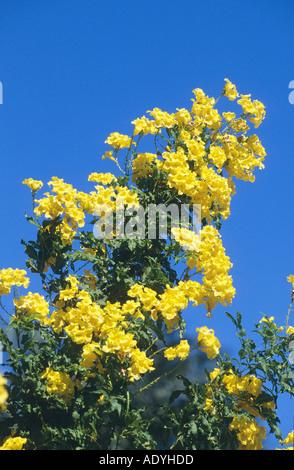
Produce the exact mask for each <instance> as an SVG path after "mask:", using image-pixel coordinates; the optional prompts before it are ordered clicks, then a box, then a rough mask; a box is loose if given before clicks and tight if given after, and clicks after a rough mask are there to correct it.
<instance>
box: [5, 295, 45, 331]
mask: <svg viewBox="0 0 294 470" xmlns="http://www.w3.org/2000/svg"><path fill="white" fill-rule="evenodd" d="M13 303H14V305H15V307H16V309H17V311H19V312H21V313H23V314H27V315H36V316H37V318H39V320H40V322H41V323H43V324H48V323H49V319H48V315H49V313H50V312H49V303H48V302H47V301H46V300H45V298H44V297H43V296H42V295H40V294H38V293H35V294H33V293H32V292H29V293H28V294H27V295H22V296H21V297H20V298H19V299H14V300H13Z"/></svg>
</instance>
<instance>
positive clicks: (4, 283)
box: [0, 268, 30, 296]
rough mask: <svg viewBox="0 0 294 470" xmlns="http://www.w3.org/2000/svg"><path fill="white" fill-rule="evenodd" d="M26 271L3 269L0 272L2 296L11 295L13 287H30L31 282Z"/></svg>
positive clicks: (0, 292) (0, 293)
mask: <svg viewBox="0 0 294 470" xmlns="http://www.w3.org/2000/svg"><path fill="white" fill-rule="evenodd" d="M26 274H27V272H26V271H25V270H24V269H18V268H16V269H12V268H7V269H1V270H0V296H1V295H8V294H10V291H11V288H12V286H24V287H25V288H26V289H27V288H28V286H29V283H30V280H29V278H27V277H26Z"/></svg>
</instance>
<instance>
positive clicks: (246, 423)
mask: <svg viewBox="0 0 294 470" xmlns="http://www.w3.org/2000/svg"><path fill="white" fill-rule="evenodd" d="M230 429H231V430H236V431H237V438H238V441H239V443H240V445H239V447H238V450H261V449H262V448H263V445H262V439H265V438H266V434H265V431H266V428H265V427H264V426H260V425H259V424H258V423H257V421H255V420H253V419H249V418H247V417H246V416H244V415H242V416H240V417H235V418H233V420H232V422H231V424H230Z"/></svg>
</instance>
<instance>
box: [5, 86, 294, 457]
mask: <svg viewBox="0 0 294 470" xmlns="http://www.w3.org/2000/svg"><path fill="white" fill-rule="evenodd" d="M193 95H194V98H193V99H192V107H191V109H190V110H187V109H184V108H181V109H177V110H176V112H174V113H168V112H166V111H162V110H160V109H159V108H155V109H153V110H151V111H148V115H149V116H150V117H146V116H143V117H141V118H138V119H135V120H134V121H133V122H132V124H133V126H134V129H133V133H132V136H131V137H130V136H127V135H122V134H120V133H118V132H114V133H112V134H110V136H109V137H108V139H107V140H106V144H108V145H109V146H110V150H107V151H106V152H105V154H104V155H103V157H102V159H105V158H108V159H110V160H112V161H113V162H114V163H115V164H116V166H117V170H118V171H120V172H121V174H120V176H115V175H114V174H111V173H97V172H94V173H91V174H90V175H89V178H88V179H89V182H91V183H93V186H94V187H93V189H92V190H91V191H90V192H89V193H86V192H83V191H80V190H78V189H75V188H73V186H72V185H71V184H69V183H66V182H65V181H64V180H63V179H60V178H57V177H52V179H51V181H49V183H48V186H49V191H48V192H45V193H44V194H43V195H42V196H39V191H41V190H42V188H43V182H41V181H36V180H33V179H32V178H29V179H26V180H24V181H23V183H24V184H26V185H27V186H28V187H29V188H30V190H31V192H32V197H33V214H32V215H31V216H28V217H27V219H28V221H29V222H30V223H32V224H34V225H35V227H36V232H37V233H36V239H35V240H34V241H28V242H26V241H23V244H24V247H25V253H26V255H27V270H29V271H30V273H31V274H37V275H39V276H40V279H41V282H42V288H43V293H42V294H40V293H34V292H31V291H28V289H29V284H30V278H29V276H28V273H27V271H26V270H21V269H18V268H17V269H12V268H7V269H2V270H1V271H0V295H1V296H3V295H9V294H11V295H12V297H13V298H12V301H11V309H12V310H11V316H10V319H9V322H8V324H7V325H6V326H5V327H3V328H2V330H1V332H0V340H1V343H2V346H3V350H4V351H5V352H6V353H7V360H6V363H5V372H4V377H5V378H4V377H1V379H0V407H1V418H0V420H1V421H0V445H2V447H0V449H18V450H20V449H27V450H38V449H52V450H58V449H156V448H157V447H158V446H159V437H158V436H159V434H160V435H161V438H160V439H161V441H160V446H161V448H163V447H164V448H171V449H176V450H180V449H232V450H234V449H249V450H251V449H262V448H263V445H264V440H265V439H266V437H267V435H266V432H267V428H266V426H267V427H268V429H269V432H270V433H271V432H272V433H274V434H275V436H276V437H277V439H278V440H279V441H280V444H281V446H282V448H283V447H285V446H286V445H288V444H289V442H290V441H291V436H290V435H289V436H290V437H289V436H288V437H286V439H284V441H283V438H282V436H281V432H280V430H279V427H278V423H279V420H278V414H277V399H278V396H279V394H280V393H284V392H286V393H289V394H290V395H292V393H293V392H292V391H293V366H292V365H291V363H290V362H291V361H290V362H289V360H288V355H289V344H290V341H291V339H292V338H293V334H294V328H292V327H291V326H289V325H288V324H287V325H286V326H287V328H286V331H285V330H284V329H283V328H281V327H278V326H276V325H275V323H274V321H273V319H272V318H267V317H264V318H263V319H261V321H260V322H257V324H256V325H255V334H256V335H257V336H259V337H260V338H261V346H259V345H256V343H255V342H254V341H253V340H252V339H250V338H248V337H247V335H246V332H245V331H244V328H243V327H242V321H241V320H242V318H241V315H240V313H237V315H236V317H234V316H232V315H230V314H228V313H227V317H229V319H230V320H229V319H228V321H233V323H234V324H235V326H236V334H237V337H239V340H240V350H239V360H238V361H237V360H236V359H230V358H229V356H228V355H227V354H222V353H221V344H220V342H219V340H218V338H217V335H216V334H215V332H214V331H213V330H212V329H211V328H209V317H211V316H212V315H213V310H214V309H215V307H216V306H217V305H222V306H224V307H226V306H228V305H230V303H231V301H232V299H233V297H234V295H235V287H234V286H233V280H232V277H231V275H230V269H231V267H232V263H231V261H230V259H229V257H228V255H227V254H226V251H225V248H224V246H223V244H222V239H221V236H220V229H221V225H222V222H223V221H224V220H226V219H227V218H228V217H229V215H230V203H231V198H232V196H233V195H234V194H235V193H236V188H235V182H236V180H238V179H241V180H244V181H249V182H253V181H254V179H255V175H254V171H255V170H256V168H258V169H262V168H263V167H264V164H263V161H264V158H265V156H266V152H265V150H264V148H263V146H262V144H261V142H260V140H259V138H258V136H257V135H256V134H255V133H254V132H253V131H252V127H253V128H257V127H258V126H259V125H260V124H261V122H262V120H263V119H264V116H265V108H264V105H263V104H262V103H260V102H259V101H257V100H252V99H251V96H250V95H242V94H239V93H238V91H237V89H236V87H235V85H233V84H232V83H231V82H230V81H229V80H228V79H226V80H225V86H224V88H223V90H222V93H221V96H220V97H219V98H218V99H217V100H215V99H214V98H210V97H208V96H207V95H206V94H205V93H204V92H203V90H200V89H195V90H193ZM219 99H222V100H226V99H227V100H229V101H236V106H239V107H238V109H239V111H240V113H239V115H237V114H236V113H235V112H231V111H225V112H223V113H222V114H220V112H219V111H218V110H217V109H216V104H217V102H218V100H219ZM150 137H151V142H153V143H154V150H153V153H149V152H146V151H145V150H143V151H140V146H141V147H142V145H143V142H145V141H146V145H148V143H150ZM121 202H122V204H121ZM160 204H163V205H164V206H165V207H167V206H168V207H170V206H169V205H170V204H171V205H173V207H175V208H179V207H183V206H184V208H185V209H186V215H188V225H187V224H186V226H185V227H184V228H181V229H179V227H175V226H174V219H173V217H172V216H171V215H170V214H169V213H168V214H167V216H166V226H167V232H166V234H165V235H166V236H165V237H161V236H160V234H161V233H162V221H160V219H159V217H158V216H157V217H156V218H155V219H154V220H155V226H154V224H153V225H152V224H151V223H150V225H148V226H146V224H142V223H141V222H142V212H141V215H140V216H139V212H140V210H141V209H142V208H143V211H145V210H147V208H149V207H150V206H151V205H152V206H154V205H155V206H156V207H158V205H160ZM195 205H197V207H200V208H201V221H200V222H201V233H200V234H199V233H195V231H193V228H192V225H193V222H192V220H191V216H192V214H191V212H192V207H194V206H195ZM98 209H99V210H98ZM121 211H122V212H123V219H122V218H121V213H120V212H121ZM134 214H136V215H134ZM140 217H141V218H140ZM179 217H180V219H179V220H180V222H181V221H182V219H184V213H181V215H180V216H179ZM186 220H187V217H186ZM109 221H112V228H111V230H109ZM113 223H114V224H113ZM98 227H99V228H101V227H102V231H100V232H99V231H97V230H98ZM126 229H127V230H126ZM95 230H96V232H95ZM154 230H155V232H156V230H157V232H156V233H157V235H156V236H152V237H151V236H148V235H150V233H151V232H152V233H154ZM98 234H99V236H98ZM293 279H294V278H293ZM293 279H292V277H291V276H290V277H289V281H290V282H292V280H293ZM20 289H22V290H24V292H21V295H20V292H19V290H20ZM190 304H192V305H193V307H194V308H196V309H197V307H200V306H201V305H202V306H204V308H205V309H206V312H207V325H205V324H203V323H204V321H203V320H199V323H200V324H199V327H198V328H197V329H196V332H195V338H194V339H192V342H191V341H189V339H188V338H187V339H183V338H184V336H185V335H186V330H185V310H186V309H187V307H188V306H189V305H190ZM284 331H285V335H283V334H282V332H284ZM171 337H172V338H173V340H174V338H175V337H176V338H177V340H176V343H174V342H173V343H172V344H171V341H170V340H169V338H171ZM195 351H198V353H199V354H205V356H206V357H207V361H208V362H210V361H214V362H213V363H211V364H213V366H214V368H213V369H212V370H211V371H210V372H208V371H207V370H205V377H206V378H205V380H204V381H203V380H200V379H198V378H197V374H198V371H197V370H196V369H194V370H193V374H194V377H193V379H192V380H191V379H190V378H188V377H186V376H184V375H183V373H182V374H181V372H183V371H184V364H185V361H188V360H189V357H190V356H191V354H192V352H195ZM171 362H174V364H172V365H171V364H170V363H171ZM181 368H182V369H181ZM175 370H176V371H177V372H178V375H177V379H178V382H179V383H180V384H181V385H180V388H177V389H174V390H172V392H171V394H170V397H169V399H168V400H167V402H166V403H164V404H163V405H158V404H156V403H154V406H153V408H152V410H150V409H147V408H148V407H147V406H144V405H142V404H140V403H141V402H140V397H141V396H142V394H144V393H145V391H146V390H148V393H149V392H150V393H151V391H152V388H153V387H155V386H157V385H158V384H159V383H160V382H161V381H163V380H166V379H167V378H168V377H171V376H172V373H174V371H175ZM179 401H180V403H181V406H178V405H177V404H178V403H179ZM162 436H164V438H163V437H162Z"/></svg>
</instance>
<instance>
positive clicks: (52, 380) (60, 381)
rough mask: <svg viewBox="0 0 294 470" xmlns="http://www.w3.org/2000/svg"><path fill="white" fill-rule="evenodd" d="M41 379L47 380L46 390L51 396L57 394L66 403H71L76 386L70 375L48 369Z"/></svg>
mask: <svg viewBox="0 0 294 470" xmlns="http://www.w3.org/2000/svg"><path fill="white" fill-rule="evenodd" d="M41 379H46V381H47V385H46V389H47V392H48V393H49V394H55V395H57V396H58V397H59V398H62V399H63V400H64V401H66V402H70V400H71V399H72V397H73V395H74V392H75V386H74V382H73V381H72V379H71V378H70V376H69V374H67V373H66V372H59V371H54V370H53V369H51V367H47V368H46V370H45V371H44V372H43V374H42V375H41Z"/></svg>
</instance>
